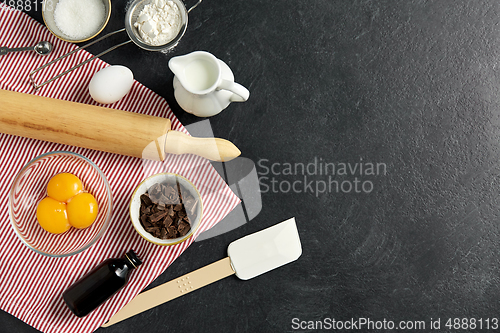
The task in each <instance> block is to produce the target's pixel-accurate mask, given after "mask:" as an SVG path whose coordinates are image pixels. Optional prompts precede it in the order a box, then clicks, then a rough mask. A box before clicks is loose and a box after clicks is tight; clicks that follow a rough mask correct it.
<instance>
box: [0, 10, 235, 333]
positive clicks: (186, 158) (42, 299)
mask: <svg viewBox="0 0 500 333" xmlns="http://www.w3.org/2000/svg"><path fill="white" fill-rule="evenodd" d="M41 40H48V41H50V42H52V43H53V44H54V47H55V48H54V52H53V53H52V54H51V55H49V56H46V57H41V56H38V55H36V54H34V52H22V53H10V54H8V55H5V56H1V57H0V89H6V90H13V91H18V92H23V93H33V88H32V87H31V85H30V83H29V78H28V73H29V72H30V71H32V70H33V69H35V68H38V67H39V66H41V65H43V64H45V63H46V62H48V61H50V60H51V59H55V58H57V57H59V56H60V55H62V54H65V53H67V52H68V51H70V50H73V49H74V48H75V45H73V44H71V43H66V42H63V41H60V40H58V39H57V38H55V37H54V36H52V34H51V33H50V32H49V31H48V30H47V29H46V28H45V27H44V26H43V25H41V24H39V23H38V22H36V21H35V20H33V19H31V18H30V17H29V16H28V15H26V14H25V13H22V12H19V11H11V10H9V9H8V8H7V7H6V6H4V5H3V3H0V45H1V46H8V47H20V46H31V45H35V44H36V43H37V42H39V41H41ZM115 52H118V51H115ZM89 57H91V55H90V54H89V53H87V52H85V51H79V52H77V53H76V54H74V55H72V56H70V57H68V58H66V59H65V60H64V61H61V62H60V63H58V65H56V66H52V67H49V68H47V69H46V70H44V71H43V72H42V73H41V75H39V76H38V78H37V82H41V81H42V80H44V79H46V78H48V77H51V76H53V75H54V74H56V73H60V72H62V71H63V70H64V69H67V68H70V67H71V66H73V65H74V64H76V63H79V62H81V61H82V60H85V59H88V58H89ZM106 66H107V64H106V63H105V62H103V61H101V60H99V59H96V60H94V61H92V62H91V63H89V64H87V65H85V66H83V67H81V68H79V69H78V70H76V71H74V72H72V73H70V74H68V75H66V76H64V77H63V78H61V79H59V80H57V81H55V82H53V83H51V84H49V85H47V86H45V87H43V88H41V89H40V90H39V91H38V92H37V93H36V94H37V95H41V96H46V97H52V98H58V99H64V100H69V101H74V102H80V103H88V104H96V103H95V102H94V101H93V100H92V99H91V97H90V96H89V94H88V92H87V87H88V83H89V81H90V78H91V77H92V75H93V74H94V73H95V72H97V71H98V70H100V69H102V68H104V67H106ZM0 103H1V101H0ZM110 107H112V108H116V109H122V110H127V111H131V112H139V113H145V114H149V115H154V116H159V117H168V118H170V119H171V121H172V128H173V129H175V130H179V131H184V132H186V130H185V128H184V127H183V126H182V125H181V124H180V122H179V121H178V120H177V119H176V118H175V116H174V115H173V113H172V111H171V110H170V108H169V105H168V104H167V102H166V101H165V100H164V99H163V98H161V97H160V96H158V95H156V94H155V93H154V92H152V91H150V90H149V89H147V88H146V87H144V86H143V85H141V84H140V83H139V82H134V85H133V87H132V90H131V92H130V93H129V94H128V95H127V96H126V97H125V98H123V99H122V100H121V101H119V102H117V103H115V104H113V105H111V106H110ZM124 144H125V143H124ZM55 150H67V151H72V152H76V153H79V154H82V155H84V156H85V157H87V158H89V159H90V160H92V161H93V162H94V163H95V164H97V166H98V167H99V168H100V169H101V170H102V171H103V173H104V174H105V175H106V177H107V179H108V181H109V183H110V186H111V189H112V192H113V200H114V209H113V210H114V215H113V218H112V220H111V223H110V226H109V228H108V230H107V232H106V233H105V234H104V236H103V237H102V238H101V239H100V240H99V241H98V242H97V243H96V244H94V245H93V246H92V247H90V248H89V249H87V250H86V251H84V252H82V253H80V254H78V255H75V256H71V257H66V258H49V257H46V256H43V255H40V254H37V253H35V252H34V251H32V250H31V249H29V248H27V247H26V246H25V245H24V244H22V243H21V241H20V240H19V239H18V238H17V237H16V235H15V233H14V231H13V228H12V226H11V224H10V220H9V215H8V192H9V188H10V185H11V184H12V181H13V179H14V177H15V175H16V174H17V172H18V171H19V170H20V169H21V168H22V167H23V166H24V165H25V164H26V163H27V162H29V161H30V160H31V159H33V158H34V157H36V156H38V155H40V154H43V153H45V152H49V151H55ZM166 171H168V172H175V173H179V174H181V175H183V176H184V177H186V178H188V179H190V180H191V181H192V182H193V183H194V184H195V185H196V187H197V188H198V189H199V191H200V192H201V195H202V199H203V208H204V214H203V220H202V222H201V226H200V228H199V229H198V231H197V233H196V234H195V237H196V236H197V235H198V234H199V233H200V232H203V231H204V230H207V229H209V228H211V227H212V226H214V225H215V224H216V223H217V222H219V221H220V220H221V219H222V218H224V216H225V215H226V214H228V213H229V212H230V211H231V210H232V209H233V208H234V207H235V206H236V205H237V204H238V203H239V199H238V198H237V197H236V196H235V195H234V193H232V192H231V190H230V189H229V187H228V186H227V185H226V184H225V183H224V181H223V180H222V179H221V178H220V177H219V175H218V174H217V172H216V171H215V169H213V167H212V166H211V165H210V163H209V162H208V161H206V160H204V159H202V158H199V157H197V156H193V155H182V156H179V155H171V156H169V158H168V159H167V160H166V161H164V162H163V163H161V162H144V161H142V160H141V159H138V158H132V157H126V156H121V155H116V154H110V153H103V152H99V151H94V150H88V149H82V148H77V147H72V146H64V145H60V144H54V143H49V142H43V141H38V140H32V139H27V138H22V137H16V136H10V135H5V134H0V172H1V175H0V308H1V309H2V310H4V311H7V312H9V313H11V314H12V315H14V316H16V317H18V318H19V319H21V320H23V321H24V322H26V323H28V324H29V325H31V326H33V327H35V328H36V329H38V330H40V331H43V332H54V333H56V332H58V333H61V332H71V333H74V332H92V331H94V330H95V329H97V328H98V327H100V325H102V323H104V322H105V321H106V320H107V319H109V318H110V317H111V316H112V315H113V314H114V313H116V312H117V311H118V310H119V309H120V308H122V307H123V306H124V305H125V304H126V303H127V302H129V301H130V300H131V299H132V298H133V297H134V296H135V295H137V294H138V293H139V292H140V291H142V290H143V289H144V288H145V287H146V286H147V285H148V284H149V283H151V282H152V281H153V280H154V279H155V278H156V277H157V276H159V275H160V274H161V273H162V272H163V271H164V270H165V269H166V268H167V267H168V266H169V265H170V264H171V263H172V262H173V261H174V260H175V258H177V257H178V256H179V255H180V254H181V253H182V252H183V251H184V250H185V249H186V248H187V247H188V246H189V245H190V244H191V243H192V242H193V240H194V237H192V238H191V239H189V240H188V241H186V242H184V243H181V244H178V245H176V246H172V247H161V246H157V245H153V244H151V243H148V242H147V241H145V240H144V239H142V238H141V237H140V236H139V235H138V234H137V233H136V232H135V230H134V229H133V227H132V224H131V222H130V221H129V217H128V211H127V209H128V203H129V200H130V196H131V194H132V192H133V190H134V188H135V186H136V185H137V184H139V183H140V181H142V180H143V179H144V178H145V177H147V176H149V175H151V174H154V173H158V172H166ZM130 249H134V250H135V252H136V253H137V254H138V255H139V256H140V258H141V259H142V260H143V265H142V266H141V267H140V268H139V269H137V270H135V271H134V272H133V273H132V274H131V279H130V282H129V284H128V285H127V287H126V288H124V289H123V290H121V291H120V292H119V293H118V294H116V295H115V296H114V297H113V298H111V299H110V300H108V301H107V302H106V303H105V304H103V305H102V306H100V307H99V308H98V309H97V310H95V311H94V312H92V313H91V314H89V315H88V316H87V317H85V318H78V317H76V316H74V315H73V314H72V313H71V312H70V311H69V309H68V308H67V307H66V305H65V304H64V301H63V299H62V297H61V295H62V293H63V291H64V290H65V289H66V288H67V287H68V286H69V285H71V284H72V283H73V282H74V281H76V280H78V279H79V278H80V277H81V276H82V275H83V274H84V273H86V272H87V271H89V270H90V269H91V268H93V267H95V266H96V265H98V264H99V263H100V262H102V261H103V260H105V259H106V258H116V257H121V256H123V254H124V253H125V252H126V251H128V250H130Z"/></svg>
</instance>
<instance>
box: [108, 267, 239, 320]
mask: <svg viewBox="0 0 500 333" xmlns="http://www.w3.org/2000/svg"><path fill="white" fill-rule="evenodd" d="M232 274H234V270H233V268H232V267H231V260H230V259H229V257H227V258H224V259H222V260H219V261H216V262H214V263H213V264H210V265H208V266H205V267H202V268H200V269H197V270H196V271H193V272H191V273H188V274H186V275H183V276H181V277H179V278H177V279H175V280H172V281H169V282H166V283H164V284H162V285H160V286H158V287H155V288H152V289H149V290H148V291H145V292H143V293H141V294H139V295H137V296H136V297H135V298H134V299H132V300H131V301H130V302H129V303H128V304H127V305H125V306H124V307H123V308H122V309H121V310H120V311H118V312H117V313H115V315H114V316H113V317H111V319H110V320H109V321H108V322H106V323H105V324H104V325H102V327H108V326H111V325H113V324H116V323H118V322H120V321H122V320H125V319H127V318H130V317H132V316H135V315H136V314H139V313H141V312H144V311H146V310H149V309H151V308H154V307H155V306H158V305H160V304H163V303H165V302H168V301H170V300H172V299H174V298H177V297H179V296H182V295H185V294H187V293H190V292H191V291H195V290H196V289H199V288H201V287H204V286H206V285H208V284H210V283H213V282H215V281H218V280H220V279H223V278H225V277H226V276H229V275H232Z"/></svg>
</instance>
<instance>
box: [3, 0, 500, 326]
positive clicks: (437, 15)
mask: <svg viewBox="0 0 500 333" xmlns="http://www.w3.org/2000/svg"><path fill="white" fill-rule="evenodd" d="M189 4H190V3H189V2H188V6H189ZM125 7H126V2H125V1H113V14H112V19H111V22H110V24H109V26H108V27H107V29H106V31H112V30H114V29H117V28H121V27H123V17H124V13H125ZM30 15H32V16H33V17H35V18H37V19H38V20H40V19H41V14H40V13H39V12H33V11H32V12H30ZM499 17H500V3H498V2H497V1H468V0H441V1H424V0H414V1H409V0H408V1H396V0H394V1H340V0H339V1H333V0H318V1H316V0H313V1H298V0H287V1H283V0H282V1H257V0H246V1H239V0H237V1H234V0H233V1H229V0H212V1H208V0H205V1H203V2H202V3H201V4H200V5H199V6H198V7H197V8H196V9H194V10H193V11H192V12H191V13H190V15H189V25H188V29H187V32H186V34H185V36H184V37H183V39H182V41H181V43H180V44H179V45H178V46H177V47H176V48H175V49H174V50H173V51H171V52H170V53H169V54H162V53H152V52H147V51H143V50H140V49H139V48H137V47H136V46H134V45H127V46H125V47H122V48H121V49H118V50H116V51H113V52H112V53H110V54H108V55H106V56H104V57H103V59H104V60H105V61H107V62H109V63H111V64H121V65H125V66H128V67H129V68H131V69H132V71H133V72H134V74H135V77H136V79H137V80H139V81H140V82H142V83H143V84H144V85H146V86H147V87H149V88H151V89H152V90H154V91H155V92H157V93H158V94H160V95H162V96H163V97H165V98H166V99H167V101H168V102H169V103H170V105H171V107H172V108H173V110H174V112H175V114H176V115H177V116H178V117H179V118H180V120H181V121H182V122H183V123H184V124H189V123H193V122H195V121H197V120H198V118H196V117H194V116H191V115H189V114H187V113H185V112H184V111H182V110H181V109H180V108H179V107H178V105H177V104H176V102H175V99H174V98H173V87H172V83H171V82H172V78H173V75H172V73H171V72H170V70H169V69H168V67H167V62H168V60H169V59H170V58H171V57H172V56H176V55H182V54H186V53H189V52H191V51H194V50H206V51H209V52H211V53H213V54H214V55H215V56H217V57H218V58H220V59H222V60H223V61H225V62H226V63H227V64H228V65H229V66H230V67H231V68H232V70H233V72H234V74H235V78H236V81H237V82H239V83H241V84H243V85H244V86H246V87H247V88H248V89H249V90H250V92H251V96H250V99H249V101H248V102H246V103H233V104H231V105H230V106H229V108H228V109H226V110H225V111H223V112H222V113H220V114H219V115H217V116H214V117H211V118H210V121H211V124H212V127H213V131H214V134H215V135H216V136H218V137H222V138H226V139H229V140H231V141H232V142H234V143H235V144H236V145H237V146H238V147H239V148H240V149H241V151H242V152H243V153H242V156H244V157H247V158H249V159H251V160H253V161H254V162H255V163H256V165H257V171H258V172H259V173H260V175H261V176H263V177H268V178H267V179H266V178H263V179H262V183H263V186H262V187H261V189H262V190H263V191H265V190H267V192H266V193H262V204H263V207H262V211H261V213H260V214H259V215H258V216H257V217H256V218H255V219H253V220H252V221H251V222H249V223H247V224H245V225H243V226H241V227H239V228H237V229H235V230H233V231H231V232H228V233H225V234H223V235H220V236H218V237H215V238H211V239H209V240H205V241H202V242H197V243H194V244H193V245H192V246H191V247H190V248H189V249H188V250H187V251H186V252H185V253H184V254H183V255H182V256H181V257H180V258H178V259H177V260H176V261H175V262H174V264H173V265H172V266H171V267H170V268H169V269H167V271H165V273H163V274H162V275H161V276H160V277H159V278H158V279H157V280H156V281H155V282H154V283H153V285H157V284H159V283H163V282H166V281H169V280H171V279H173V278H176V277H178V276H181V275H183V274H186V273H188V272H190V271H192V270H194V269H197V268H200V267H202V266H205V265H207V264H209V263H211V262H214V261H216V260H218V259H221V258H223V257H224V256H225V255H226V248H227V246H228V244H229V243H230V242H232V241H233V240H236V239H238V238H241V237H243V236H245V235H247V234H250V233H253V232H256V231H259V230H261V229H263V228H266V227H268V226H271V225H273V224H275V223H277V222H280V221H282V220H285V219H287V218H289V217H292V216H295V217H296V220H297V225H298V229H299V233H300V236H301V240H302V246H303V254H302V256H301V257H300V258H299V260H298V261H296V262H294V263H292V264H289V265H287V266H284V267H281V268H279V269H277V270H274V271H272V272H269V273H266V274H265V275H262V276H259V277H257V278H255V279H252V280H248V281H241V280H239V279H237V278H236V277H234V276H233V277H229V278H226V279H224V280H222V281H219V282H217V283H215V284H212V285H210V286H207V287H205V288H203V289H201V290H198V291H196V292H194V293H191V294H189V295H186V296H184V297H181V298H178V299H175V300H173V301H171V302H169V303H166V304H164V305H162V306H160V307H157V308H155V309H153V310H150V311H148V312H145V313H143V314H141V315H138V316H136V317H133V318H131V319H129V320H127V321H126V322H122V323H119V324H117V325H115V326H112V327H110V328H107V329H99V330H98V332H110V333H111V332H122V333H125V332H137V331H144V332H146V331H147V332H289V331H294V330H295V328H297V326H298V325H296V324H297V319H296V320H295V321H294V318H298V320H300V321H306V322H307V321H317V320H318V321H321V320H324V319H327V320H326V321H325V322H327V321H329V319H335V320H346V321H351V320H358V319H359V318H367V319H370V320H372V321H373V322H376V321H380V322H382V321H383V320H386V321H394V322H395V325H396V327H395V329H394V330H393V331H406V330H405V329H397V325H398V323H399V321H403V320H404V321H412V322H416V321H423V322H424V323H425V325H426V326H425V329H422V330H420V331H426V332H427V331H431V321H435V320H437V319H440V322H441V327H440V329H435V330H434V331H437V332H438V331H439V332H456V331H458V330H457V328H459V327H458V326H455V327H453V326H452V327H446V326H445V324H446V322H447V320H448V319H449V318H452V320H453V319H454V318H460V320H461V319H462V318H475V319H476V321H475V323H476V326H475V328H473V327H472V322H473V320H471V319H467V321H466V323H467V324H468V326H467V327H465V326H460V328H468V331H497V330H498V327H499V326H498V325H499V324H500V323H498V319H497V320H496V321H495V319H493V318H498V317H500V301H499V298H500V288H499V282H500V281H499V280H500V279H499V273H500V263H499V259H498V257H499V256H498V255H499V246H500V239H499V233H500V225H499V217H498V215H499V213H500V209H499V207H498V204H499V202H500V198H499V193H498V187H499V183H500V179H499V174H500V163H499V162H498V157H499V155H500V151H499V149H498V147H499V142H500V141H499V140H500V117H499V113H500V89H499V86H500V85H499V84H500V75H499V70H500V64H499V60H498V59H499V51H500V26H499V24H498V22H499ZM125 38H126V37H125V36H123V37H122V40H123V39H125ZM118 39H120V38H116V39H114V40H113V41H109V42H106V43H103V46H102V47H103V48H104V47H105V46H106V45H111V44H113V43H114V42H116V41H117V40H118ZM99 49H102V48H101V47H99ZM95 50H96V49H92V50H91V51H93V52H96V51H95ZM315 161H317V162H318V165H319V164H321V163H323V167H324V163H335V165H336V166H337V167H340V166H341V163H346V164H347V163H351V166H354V165H355V164H356V163H358V166H359V163H363V166H364V171H365V172H364V173H360V172H359V168H358V173H355V174H351V173H350V172H347V173H348V174H347V175H342V174H340V175H339V174H336V175H331V174H329V175H325V174H324V172H323V173H321V174H320V172H319V171H318V170H316V171H315V170H313V167H311V168H310V170H312V171H313V172H311V173H312V174H309V173H307V171H306V172H304V174H303V173H300V172H298V173H297V174H292V175H285V174H283V173H286V171H285V170H284V169H285V167H286V164H285V163H291V164H292V165H294V164H295V163H303V164H304V165H305V166H307V164H308V163H314V162H315ZM274 163H276V165H275V168H274V170H275V171H279V172H281V174H277V172H276V174H272V172H271V170H269V174H267V175H266V174H264V173H265V171H266V169H265V168H264V167H263V166H266V167H271V165H272V164H274ZM370 163H373V164H374V165H377V163H378V164H379V166H380V168H381V169H380V172H379V173H378V174H375V175H372V174H370V173H369V172H367V171H366V170H369V164H370ZM299 171H300V170H299ZM314 171H315V172H314ZM323 171H324V170H323ZM337 171H340V170H338V169H337ZM383 171H385V172H383ZM340 173H342V172H340ZM304 177H306V178H307V180H306V184H307V183H308V182H312V186H314V189H315V186H316V185H318V186H320V188H322V187H321V186H323V183H322V182H324V184H326V185H329V184H330V183H331V182H332V184H335V183H333V182H334V181H338V182H339V183H340V184H342V182H347V183H344V188H343V189H344V191H343V190H342V188H340V190H338V191H337V190H336V188H335V186H334V185H333V186H332V189H328V190H327V192H326V193H317V194H316V193H312V191H311V190H310V187H308V186H307V185H306V186H304ZM271 181H274V185H275V191H273V188H272V187H269V188H268V187H266V186H265V185H267V186H272V184H273V183H271ZM294 182H297V183H296V184H299V183H298V182H301V183H300V184H302V185H297V186H296V189H297V191H294V190H293V189H292V190H289V191H288V193H285V192H287V188H288V185H287V184H289V185H291V184H293V183H294ZM309 184H310V183H309ZM348 184H351V185H353V186H354V185H356V184H358V186H362V185H363V184H364V185H365V189H368V188H371V187H370V184H371V185H372V190H371V191H364V190H363V189H362V188H361V190H360V191H356V190H355V189H354V187H353V188H352V189H351V190H349V191H347V189H348ZM280 186H281V189H280ZM300 186H302V187H300ZM359 189H360V187H358V190H359ZM299 190H300V191H299ZM294 192H300V193H294ZM346 192H347V193H346ZM357 192H359V193H357ZM367 192H369V193H367ZM480 319H482V321H480ZM0 322H1V323H2V324H1V325H0V332H34V331H35V330H34V329H33V328H31V327H29V326H28V325H26V324H24V323H22V322H21V321H19V320H18V319H16V318H14V317H12V316H11V315H8V314H6V313H5V312H1V313H0ZM480 322H481V323H482V328H483V330H480V329H479V328H480ZM294 323H295V324H294ZM452 323H453V322H452ZM460 323H461V324H460V325H462V322H460ZM486 323H488V326H489V330H485V328H486ZM495 323H496V325H497V326H496V328H497V329H496V330H495V329H494V328H495ZM306 324H307V323H306ZM377 325H378V323H377ZM389 325H390V324H389ZM386 326H387V325H386ZM420 328H422V327H420ZM299 331H315V330H313V329H304V330H301V329H299ZM354 331H358V332H368V331H373V330H372V329H369V328H368V327H367V326H363V327H361V328H359V329H357V330H354ZM380 331H390V330H384V329H382V330H380Z"/></svg>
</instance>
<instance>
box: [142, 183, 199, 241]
mask: <svg viewBox="0 0 500 333" xmlns="http://www.w3.org/2000/svg"><path fill="white" fill-rule="evenodd" d="M197 205H198V200H197V199H196V198H195V197H193V196H192V195H191V193H190V192H189V191H187V190H186V189H185V188H184V187H183V186H182V185H180V184H179V183H178V182H176V183H175V184H170V183H166V182H165V183H156V184H154V185H153V186H151V187H150V188H149V190H148V193H145V194H143V195H141V207H140V212H139V213H140V214H139V218H140V221H141V224H142V226H143V227H144V230H146V231H147V232H149V233H150V234H151V235H153V236H154V237H157V238H161V239H172V238H177V237H182V236H185V235H186V234H187V233H189V231H190V230H191V223H190V221H194V220H195V219H196V207H197Z"/></svg>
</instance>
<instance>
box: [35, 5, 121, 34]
mask: <svg viewBox="0 0 500 333" xmlns="http://www.w3.org/2000/svg"><path fill="white" fill-rule="evenodd" d="M59 2H60V0H48V1H47V0H46V1H44V2H43V4H42V17H43V21H44V22H45V25H46V26H47V28H48V29H49V30H50V32H52V33H53V34H54V35H55V36H56V37H58V38H60V39H62V40H64V41H66V42H72V43H80V42H85V41H87V40H89V39H92V38H94V37H95V36H97V35H98V34H100V33H101V31H102V30H103V29H104V28H105V27H106V25H107V24H108V21H109V18H110V16H111V0H102V2H103V4H104V9H105V14H104V21H103V22H102V24H101V26H100V27H99V29H97V30H96V31H95V32H94V33H93V34H92V35H90V36H87V37H85V38H79V39H75V38H72V37H70V36H67V35H65V34H64V33H63V32H62V31H61V29H59V28H58V27H57V25H56V22H55V19H54V12H55V10H56V7H57V4H58V3H59Z"/></svg>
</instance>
